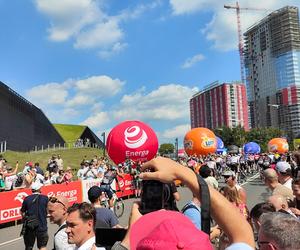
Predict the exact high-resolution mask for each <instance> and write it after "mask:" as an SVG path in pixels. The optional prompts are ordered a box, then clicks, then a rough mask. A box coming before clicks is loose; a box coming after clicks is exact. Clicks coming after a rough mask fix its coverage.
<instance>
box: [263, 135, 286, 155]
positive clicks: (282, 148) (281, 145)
mask: <svg viewBox="0 0 300 250" xmlns="http://www.w3.org/2000/svg"><path fill="white" fill-rule="evenodd" d="M268 150H269V152H272V153H279V154H284V153H286V152H288V151H289V144H288V142H287V140H286V139H284V138H273V139H272V140H270V141H269V143H268Z"/></svg>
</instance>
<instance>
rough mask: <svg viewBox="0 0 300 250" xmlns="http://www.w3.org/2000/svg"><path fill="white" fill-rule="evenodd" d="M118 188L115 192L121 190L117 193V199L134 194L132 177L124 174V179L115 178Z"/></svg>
mask: <svg viewBox="0 0 300 250" xmlns="http://www.w3.org/2000/svg"><path fill="white" fill-rule="evenodd" d="M117 180H118V183H117V184H116V185H119V187H116V190H121V191H118V192H117V196H118V197H123V196H129V195H132V194H134V186H133V177H132V175H130V174H125V175H124V177H123V178H122V177H120V176H117Z"/></svg>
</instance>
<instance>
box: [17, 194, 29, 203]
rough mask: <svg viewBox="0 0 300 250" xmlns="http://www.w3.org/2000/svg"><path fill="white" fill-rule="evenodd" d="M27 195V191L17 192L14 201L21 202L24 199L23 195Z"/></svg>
mask: <svg viewBox="0 0 300 250" xmlns="http://www.w3.org/2000/svg"><path fill="white" fill-rule="evenodd" d="M27 196H28V194H27V193H25V192H21V193H18V194H17V196H16V197H15V199H14V200H15V201H19V202H21V203H23V201H24V199H25V197H27Z"/></svg>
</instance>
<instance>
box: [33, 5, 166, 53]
mask: <svg viewBox="0 0 300 250" xmlns="http://www.w3.org/2000/svg"><path fill="white" fill-rule="evenodd" d="M34 3H35V5H36V8H37V10H38V11H39V12H41V13H42V14H44V15H46V16H47V17H48V18H49V19H50V28H49V29H48V33H49V39H50V40H52V41H57V42H61V41H67V40H69V39H71V38H72V39H73V40H74V48H76V49H99V51H98V54H99V56H100V57H101V58H109V57H111V56H112V55H115V54H117V53H119V52H121V51H122V50H124V49H125V48H126V46H127V43H126V42H123V39H124V31H123V29H122V28H121V25H122V23H124V22H126V21H128V20H132V19H136V18H139V17H140V16H141V15H142V14H143V13H144V12H146V11H149V10H151V9H154V8H156V7H157V6H159V5H160V4H161V1H160V0H156V1H153V2H152V3H150V4H137V5H136V6H135V7H134V8H127V9H123V10H121V12H120V14H118V15H115V16H110V15H109V14H108V13H105V11H104V2H103V1H99V0H35V1H34Z"/></svg>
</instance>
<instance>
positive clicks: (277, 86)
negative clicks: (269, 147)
mask: <svg viewBox="0 0 300 250" xmlns="http://www.w3.org/2000/svg"><path fill="white" fill-rule="evenodd" d="M244 37H245V50H244V52H245V67H246V84H247V95H248V101H249V108H250V112H249V115H250V121H251V127H253V128H259V127H279V128H284V129H285V130H286V129H288V128H289V129H292V131H286V132H287V133H290V132H291V133H292V134H297V133H296V131H295V126H290V125H288V124H285V123H286V122H287V121H288V120H291V119H294V118H296V116H297V119H300V113H299V112H298V113H297V115H296V113H295V110H294V108H291V107H290V105H295V103H294V102H293V104H292V103H290V102H287V101H286V100H285V99H284V98H283V97H284V96H286V93H287V92H289V90H288V89H298V87H297V86H300V29H299V15H298V8H297V7H290V6H287V7H284V8H282V9H279V10H277V11H275V12H272V13H271V14H269V15H268V16H267V17H265V18H264V19H262V20H261V21H260V22H259V23H257V24H255V25H254V26H252V27H250V28H249V29H248V31H247V32H246V33H245V34H244ZM292 86H294V87H292ZM293 91H294V90H293ZM293 91H292V92H293ZM293 93H294V92H293ZM293 96H294V94H293ZM297 100H298V99H297ZM299 102H300V99H299ZM289 103H290V104H289ZM283 114H284V117H282V115H283ZM289 116H290V117H289ZM299 125H300V124H299Z"/></svg>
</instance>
